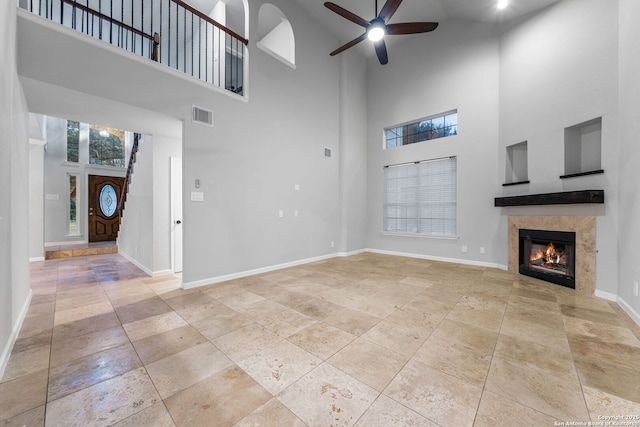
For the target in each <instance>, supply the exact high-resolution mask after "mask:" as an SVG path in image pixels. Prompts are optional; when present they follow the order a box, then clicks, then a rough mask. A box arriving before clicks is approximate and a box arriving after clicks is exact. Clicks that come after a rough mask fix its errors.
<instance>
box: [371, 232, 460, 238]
mask: <svg viewBox="0 0 640 427" xmlns="http://www.w3.org/2000/svg"><path fill="white" fill-rule="evenodd" d="M380 235H381V236H392V237H417V238H420V239H436V240H458V239H459V238H460V237H459V236H438V235H436V234H418V233H394V232H391V231H381V232H380Z"/></svg>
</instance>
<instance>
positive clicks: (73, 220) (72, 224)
mask: <svg viewBox="0 0 640 427" xmlns="http://www.w3.org/2000/svg"><path fill="white" fill-rule="evenodd" d="M67 176H68V177H69V183H68V184H69V214H68V216H67V220H68V222H67V233H68V235H69V236H79V235H80V227H79V225H78V209H77V205H78V204H77V201H78V197H77V195H78V177H77V176H76V175H67Z"/></svg>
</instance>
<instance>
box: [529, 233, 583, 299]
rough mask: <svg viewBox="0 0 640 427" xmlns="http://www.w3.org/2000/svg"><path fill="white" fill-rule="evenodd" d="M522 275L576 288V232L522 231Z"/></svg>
mask: <svg viewBox="0 0 640 427" xmlns="http://www.w3.org/2000/svg"><path fill="white" fill-rule="evenodd" d="M518 234H519V266H520V268H519V270H520V274H524V275H525V276H530V277H535V278H537V279H541V280H546V281H547V282H551V283H555V284H558V285H561V286H566V287H568V288H572V289H575V288H576V269H575V264H576V250H575V248H576V233H574V232H567V231H548V230H526V229H520V230H519V233H518Z"/></svg>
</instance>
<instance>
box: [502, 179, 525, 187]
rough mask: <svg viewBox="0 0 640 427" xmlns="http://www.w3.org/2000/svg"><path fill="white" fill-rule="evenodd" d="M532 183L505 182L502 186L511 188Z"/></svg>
mask: <svg viewBox="0 0 640 427" xmlns="http://www.w3.org/2000/svg"><path fill="white" fill-rule="evenodd" d="M530 182H531V181H528V180H527V181H518V182H505V183H504V184H502V186H503V187H510V186H512V185H520V184H529V183H530Z"/></svg>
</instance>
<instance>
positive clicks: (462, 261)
mask: <svg viewBox="0 0 640 427" xmlns="http://www.w3.org/2000/svg"><path fill="white" fill-rule="evenodd" d="M365 251H366V252H371V253H374V254H382V255H394V256H404V257H407V258H418V259H426V260H430V261H442V262H451V263H455V264H465V265H475V266H478V267H491V268H499V269H500V270H505V271H506V270H508V267H507V266H506V265H503V264H497V263H494V262H483V261H473V260H468V259H458V258H445V257H438V256H431V255H421V254H412V253H407V252H396V251H386V250H381V249H371V248H367V249H366V250H365Z"/></svg>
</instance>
